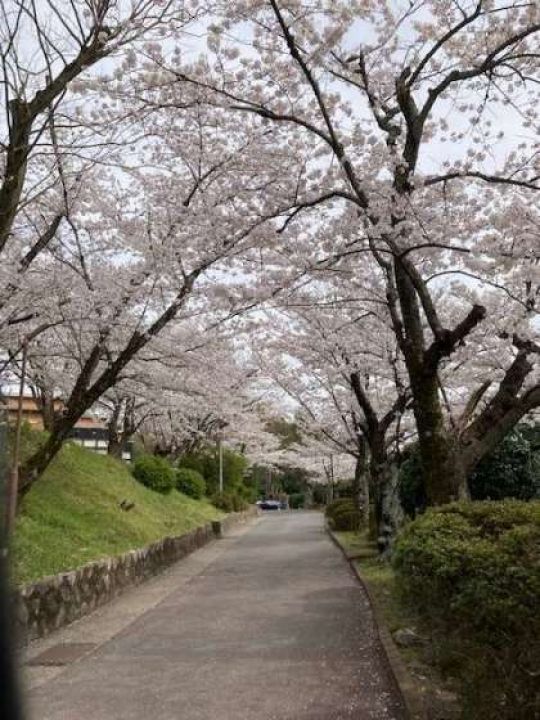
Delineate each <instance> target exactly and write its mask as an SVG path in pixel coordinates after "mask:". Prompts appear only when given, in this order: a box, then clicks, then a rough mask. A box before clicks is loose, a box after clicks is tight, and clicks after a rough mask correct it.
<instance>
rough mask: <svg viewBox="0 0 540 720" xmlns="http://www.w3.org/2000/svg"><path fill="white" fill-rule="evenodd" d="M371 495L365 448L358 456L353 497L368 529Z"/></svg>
mask: <svg viewBox="0 0 540 720" xmlns="http://www.w3.org/2000/svg"><path fill="white" fill-rule="evenodd" d="M369 495H370V493H369V473H368V472H367V468H366V451H365V447H364V448H362V451H361V452H360V453H359V454H358V455H356V464H355V467H354V478H353V484H352V496H353V502H354V507H355V508H356V510H358V511H359V512H361V513H362V515H363V518H364V524H365V526H366V527H369V501H370V497H369Z"/></svg>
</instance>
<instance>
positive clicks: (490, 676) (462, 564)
mask: <svg viewBox="0 0 540 720" xmlns="http://www.w3.org/2000/svg"><path fill="white" fill-rule="evenodd" d="M394 566H395V569H396V572H397V575H398V582H399V585H400V587H401V590H402V592H403V594H404V597H405V599H406V600H407V601H408V603H409V604H410V605H412V606H414V608H415V609H416V610H417V611H418V612H419V614H420V616H421V617H422V618H423V619H424V620H425V622H426V623H427V624H428V626H429V627H430V629H431V631H432V633H433V635H434V637H435V641H436V644H437V642H438V643H439V645H440V646H441V647H442V648H443V652H444V654H445V655H446V662H447V663H448V664H449V666H450V665H451V666H452V667H453V669H454V672H455V673H456V674H457V675H458V677H459V678H460V679H461V681H462V683H463V688H464V697H465V701H466V715H465V717H467V718H471V719H472V718H475V719H478V720H479V719H480V718H482V719H483V718H486V719H487V718H493V717H497V718H498V719H500V720H503V719H504V720H529V718H538V717H540V696H539V695H538V689H537V684H538V683H537V680H538V679H537V677H535V673H537V672H538V668H539V667H540V641H539V638H540V613H538V598H539V597H540V503H538V502H531V503H525V502H519V501H516V500H513V501H505V502H477V503H452V504H451V505H447V506H444V507H441V508H437V509H434V510H430V511H428V512H427V513H426V514H425V515H423V516H422V517H420V518H418V519H417V520H415V521H414V522H412V523H411V524H410V525H408V526H407V527H406V528H405V529H404V531H403V532H402V534H401V536H400V537H399V538H398V541H397V543H396V546H395V552H394ZM437 638H439V640H437Z"/></svg>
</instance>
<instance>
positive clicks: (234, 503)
mask: <svg viewBox="0 0 540 720" xmlns="http://www.w3.org/2000/svg"><path fill="white" fill-rule="evenodd" d="M211 502H212V505H214V506H215V507H217V508H218V509H219V510H223V512H228V513H230V512H241V511H242V510H246V509H247V508H248V503H247V502H246V500H244V498H243V497H241V496H240V495H238V493H222V494H220V493H216V494H215V495H213V496H212V498H211Z"/></svg>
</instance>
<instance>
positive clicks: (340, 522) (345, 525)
mask: <svg viewBox="0 0 540 720" xmlns="http://www.w3.org/2000/svg"><path fill="white" fill-rule="evenodd" d="M325 515H326V517H327V518H328V524H329V525H330V527H331V528H332V530H338V531H347V530H348V531H353V532H357V531H358V530H360V527H361V526H362V520H363V517H362V513H361V512H360V511H359V510H357V509H356V507H355V505H354V502H353V501H352V499H351V498H338V499H337V500H334V501H333V502H331V503H330V504H329V505H327V506H326V510H325Z"/></svg>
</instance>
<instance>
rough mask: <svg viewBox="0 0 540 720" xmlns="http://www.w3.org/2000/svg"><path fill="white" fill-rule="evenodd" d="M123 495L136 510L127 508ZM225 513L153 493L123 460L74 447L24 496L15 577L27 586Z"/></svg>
mask: <svg viewBox="0 0 540 720" xmlns="http://www.w3.org/2000/svg"><path fill="white" fill-rule="evenodd" d="M123 499H128V500H131V501H133V502H135V507H134V508H133V509H132V510H130V511H129V512H124V511H123V510H120V508H119V507H118V504H119V503H120V502H121V501H122V500H123ZM221 516H222V513H220V512H219V511H218V510H216V509H215V508H214V507H213V506H212V505H210V504H209V503H207V502H206V501H195V500H191V499H190V498H188V497H186V496H185V495H182V494H181V493H178V492H176V491H173V492H172V493H170V494H169V495H160V494H158V493H155V492H152V491H151V490H147V489H146V488H145V487H143V486H142V485H140V484H139V483H137V482H136V481H135V480H134V479H133V478H132V477H131V474H130V473H129V470H128V469H127V468H126V467H125V466H124V465H123V464H122V463H120V462H118V461H116V460H113V459H112V458H109V457H104V456H100V455H97V454H95V453H92V452H90V451H89V450H84V449H83V448H80V447H78V446H76V445H73V444H67V445H66V446H65V447H64V448H63V450H62V452H61V453H60V455H59V456H58V457H57V458H56V460H55V461H54V462H53V463H52V464H51V466H50V467H49V469H48V470H47V471H46V473H45V474H44V476H43V477H42V478H41V480H40V481H39V482H38V483H36V485H35V486H34V487H33V488H32V490H31V491H30V492H29V493H28V495H27V496H26V498H25V499H24V501H23V504H22V508H21V510H20V514H19V519H18V523H17V530H16V533H15V539H14V553H13V557H14V568H13V571H14V579H15V581H16V582H17V583H25V582H28V581H31V580H35V579H37V578H40V577H44V576H45V575H51V574H54V573H58V572H61V571H63V570H69V569H73V568H76V567H78V566H80V565H82V564H84V563H85V562H88V561H90V560H95V559H97V558H101V557H104V556H107V555H116V554H118V553H122V552H125V551H127V550H130V549H133V548H138V547H142V546H143V545H146V544H148V543H150V542H152V541H154V540H157V539H159V538H160V537H163V536H164V535H179V534H181V533H183V532H186V531H188V530H190V529H192V528H194V527H196V526H197V525H202V524H204V523H205V522H208V521H209V520H212V519H217V518H219V517H221Z"/></svg>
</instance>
